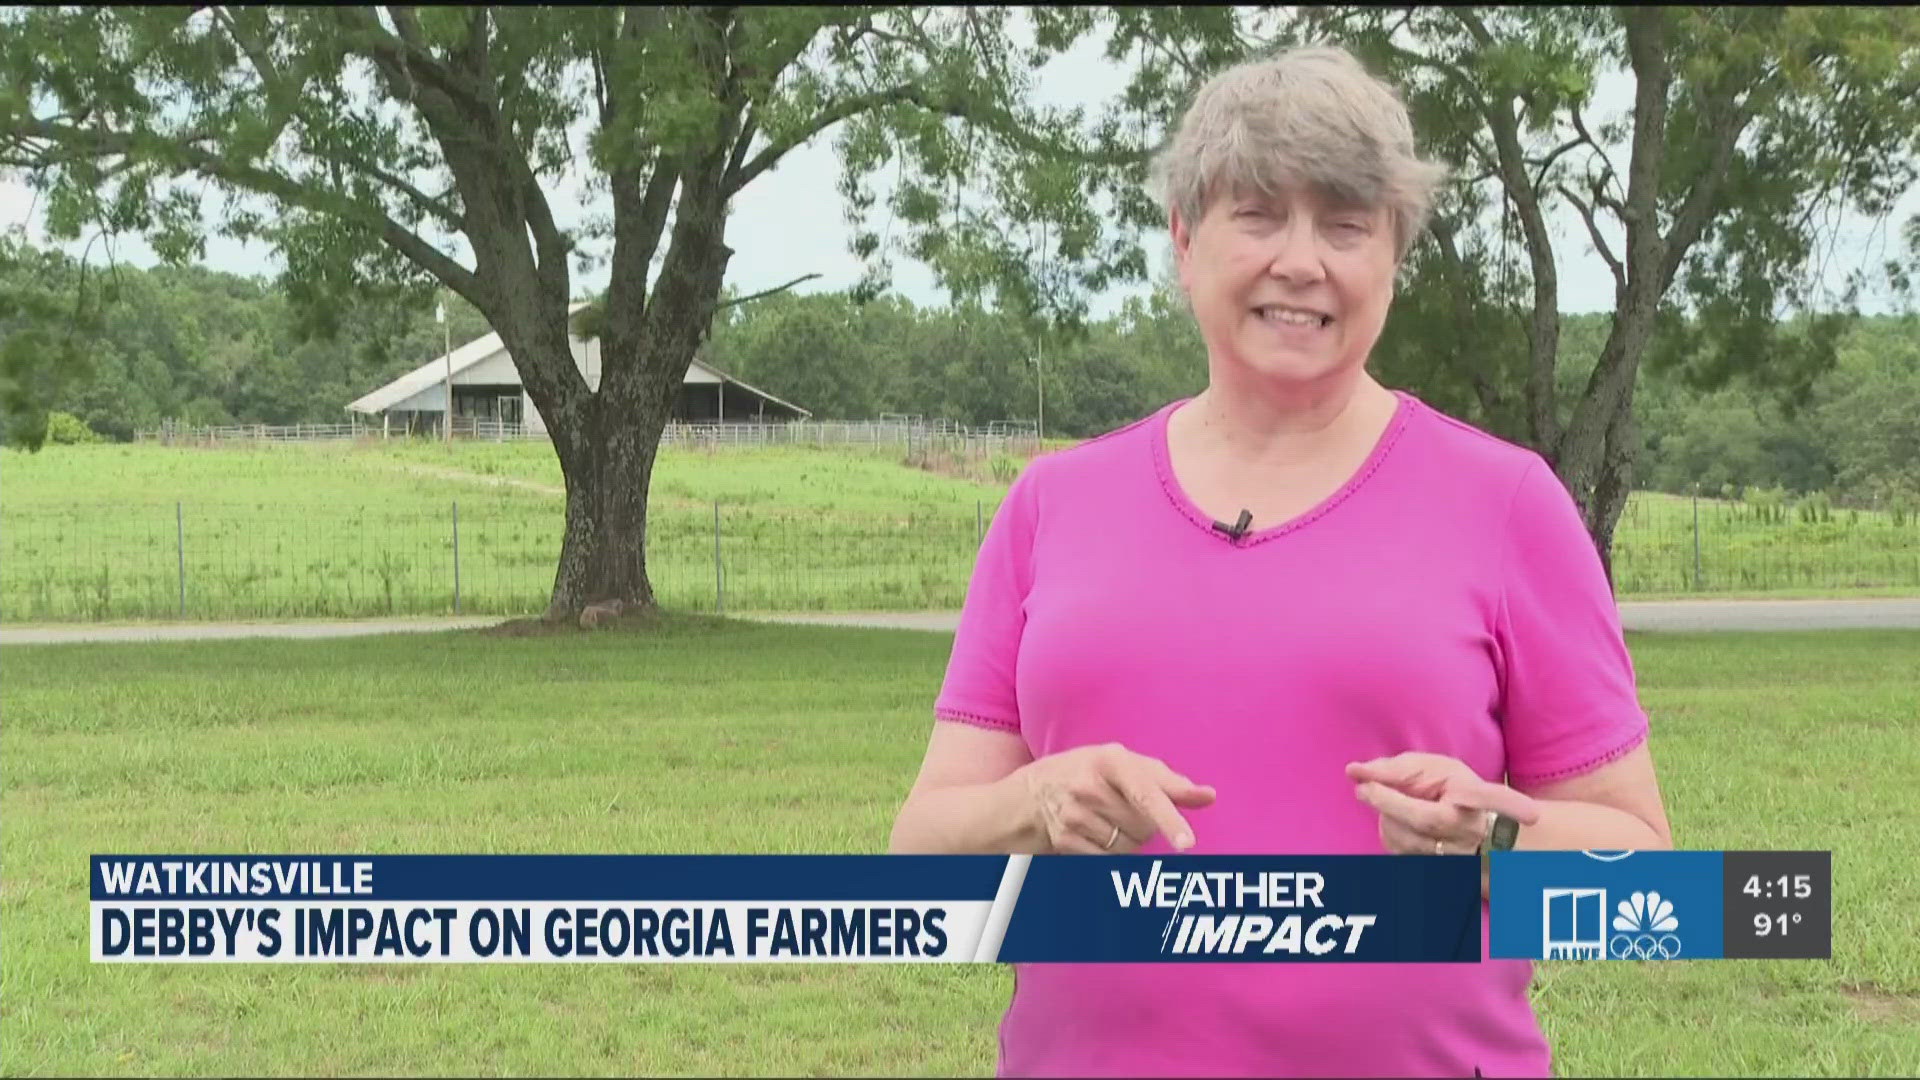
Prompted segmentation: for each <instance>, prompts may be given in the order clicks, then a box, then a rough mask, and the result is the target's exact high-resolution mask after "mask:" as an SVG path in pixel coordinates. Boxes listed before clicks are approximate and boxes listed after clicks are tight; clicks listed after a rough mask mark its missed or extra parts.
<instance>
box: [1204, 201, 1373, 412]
mask: <svg viewBox="0 0 1920 1080" xmlns="http://www.w3.org/2000/svg"><path fill="white" fill-rule="evenodd" d="M1172 226H1173V244H1174V251H1175V253H1176V259H1177V262H1178V266H1179V270H1180V281H1181V284H1182V285H1184V286H1185V287H1186V290H1187V296H1188V297H1189V299H1190V300H1191V301H1192V303H1193V313H1194V317H1195V318H1196V319H1197V320H1198V322H1199V324H1200V334H1201V337H1202V338H1204V339H1205V340H1206V343H1207V351H1208V353H1209V354H1210V355H1211V356H1212V357H1213V358H1214V360H1215V362H1216V363H1221V362H1224V363H1227V364H1232V365H1236V366H1238V367H1241V368H1243V369H1246V370H1247V371H1249V372H1250V373H1253V374H1257V375H1262V376H1265V377H1268V378H1272V379H1280V380H1285V381H1288V382H1293V383H1308V382H1321V381H1323V380H1327V379H1329V378H1333V377H1337V376H1340V375H1342V374H1345V373H1349V372H1355V371H1358V370H1359V369H1360V368H1361V367H1363V366H1364V365H1365V364H1366V361H1367V354H1368V353H1369V352H1370V351H1371V350H1372V349H1373V343H1374V342H1375V341H1376V340H1378V338H1379V337H1380V328H1381V327H1382V326H1383V325H1384V324H1385V323H1386V319H1387V307H1388V305H1389V304H1390V303H1391V302H1392V300H1393V276H1394V272H1395V270H1396V259H1395V251H1394V239H1393V225H1392V218H1391V215H1390V214H1389V213H1388V212H1387V211H1386V210H1385V209H1384V208H1381V207H1371V208H1367V207H1355V206H1347V205H1341V204H1339V203H1337V202H1334V201H1332V200H1330V199H1328V198H1327V197H1326V196H1325V195H1323V194H1321V193H1319V192H1316V191H1313V190H1303V189H1300V188H1297V187H1290V188H1289V189H1287V190H1286V191H1285V192H1284V193H1283V194H1281V195H1279V196H1264V195H1259V194H1252V195H1236V194H1233V193H1231V192H1228V193H1223V194H1221V195H1219V196H1217V197H1216V198H1214V199H1213V200H1212V201H1211V203H1210V204H1209V205H1208V206H1207V209H1206V212H1205V213H1204V214H1203V215H1202V216H1201V218H1200V220H1199V221H1198V222H1197V223H1195V224H1194V225H1193V226H1192V227H1190V228H1189V227H1188V225H1187V223H1186V222H1183V221H1181V220H1180V218H1179V215H1178V214H1177V213H1176V214H1175V215H1174V218H1173V222H1172Z"/></svg>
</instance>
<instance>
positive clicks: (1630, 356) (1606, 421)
mask: <svg viewBox="0 0 1920 1080" xmlns="http://www.w3.org/2000/svg"><path fill="white" fill-rule="evenodd" d="M1638 299H1639V301H1640V302H1639V303H1637V304H1631V303H1630V304H1629V306H1627V307H1626V308H1625V309H1624V310H1621V311H1618V312H1616V313H1615V315H1614V317H1613V328H1612V329H1611V330H1610V331H1609V332H1608V334H1607V342H1606V345H1605V346H1604V347H1602V348H1601V350H1600V362H1599V363H1598V364H1597V365H1595V366H1594V370H1593V376H1592V378H1591V379H1590V380H1589V381H1588V383H1587V391H1586V394H1585V395H1584V397H1583V398H1582V400H1581V402H1580V405H1579V406H1578V407H1577V408H1576V409H1575V410H1574V415H1573V419H1572V420H1571V421H1570V422H1569V423H1568V424H1567V427H1566V430H1565V432H1564V433H1563V434H1562V436H1561V438H1560V442H1559V444H1558V446H1557V447H1556V448H1555V451H1556V452H1555V453H1554V454H1553V455H1552V463H1553V466H1554V470H1555V471H1556V472H1557V473H1558V474H1559V476H1560V479H1561V481H1562V482H1563V483H1565V484H1566V485H1567V490H1568V491H1569V492H1570V493H1571V494H1572V495H1573V500H1574V502H1575V503H1576V504H1578V505H1579V507H1580V517H1581V520H1582V521H1583V522H1584V523H1585V524H1586V526H1587V534H1588V535H1589V536H1591V537H1592V538H1593V545H1594V547H1595V549H1597V550H1598V551H1599V553H1600V564H1601V566H1603V567H1605V568H1606V571H1607V581H1608V583H1609V584H1611V583H1612V582H1613V533H1614V527H1615V526H1616V525H1618V524H1619V521H1620V514H1621V512H1622V511H1624V510H1625V509H1626V507H1627V496H1628V495H1629V494H1631V493H1632V491H1633V460H1634V456H1635V453H1636V452H1637V450H1638V449H1639V447H1638V429H1637V428H1636V427H1635V425H1634V420H1633V389H1634V382H1635V379H1636V377H1637V375H1638V373H1639V370H1640V357H1641V356H1642V355H1644V354H1645V352H1646V348H1647V342H1648V339H1649V338H1651V337H1652V334H1653V317H1654V307H1653V303H1652V300H1653V299H1654V298H1652V297H1648V296H1641V297H1638Z"/></svg>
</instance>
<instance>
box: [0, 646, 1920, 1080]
mask: <svg viewBox="0 0 1920 1080" xmlns="http://www.w3.org/2000/svg"><path fill="white" fill-rule="evenodd" d="M669 626H670V628H669V629H668V630H666V631H662V632H657V633H653V634H645V635H634V634H624V633H602V634H594V635H584V636H582V635H566V636H559V637H534V638H521V639H507V638H503V637H497V636H487V635H482V634H474V633H447V634H434V635H423V636H412V635H406V636H395V637H387V638H357V639H344V640H331V641H316V642H296V641H259V642H244V643H234V642H205V643H180V644H152V645H144V644H143V645H65V646H44V647H26V646H8V647H7V648H6V649H5V650H4V651H3V652H0V665H3V666H4V676H3V678H4V685H5V701H6V724H5V726H4V728H0V769H3V770H4V777H5V785H4V789H3V790H0V865H4V868H5V874H4V879H0V925H4V927H5V932H6V938H5V947H4V949H0V1028H3V1029H4V1033H5V1037H4V1038H3V1039H0V1072H5V1073H7V1074H9V1075H12V1074H48V1073H51V1074H107V1075H127V1074H141V1075H151V1074H192V1075H216V1074H265V1075H286V1074H301V1075H345V1074H377V1075H444V1074H487V1075H492V1074H502V1073H514V1074H521V1073H538V1074H548V1075H550V1074H563V1075H571V1074H635V1073H641V1074H650V1073H672V1074H705V1075H738V1074H756V1075H773V1074H780V1075H817V1074H827V1075H843V1074H892V1075H899V1074H908V1075H915V1074H943V1075H953V1074H972V1075H982V1074H986V1073H989V1072H990V1071H991V1069H992V1065H993V1054H994V1045H995V1036H994V1027H995V1024H996V1023H997V1021H998V1018H999V1014H1000V1012H1001V1010H1002V1009H1003V1008H1004V1007H1005V1003H1006V998H1007V994H1008V992H1009V989H1010V973H1009V971H1008V970H1007V969H1003V968H998V967H975V966H954V967H947V966H939V965H926V966H908V967H889V966H883V965H817V966H816V965H806V966H792V967H780V966H743V967H734V966H727V965H712V966H664V965H663V966H644V965H608V966H604V967H601V966H590V965H551V966H526V967H520V966H453V965H448V966H400V965H366V966H359V965H340V966H324V965H315V966H304V965H303V966H285V967H256V966H210V967H207V966H201V967H196V966H165V965H158V966H140V965H106V964H102V965H95V964H90V963H89V962H88V961H87V902H86V895H87V893H86V889H87V885H86V877H87V856H88V855H89V854H91V853H95V852H106V851H120V852H136V851H172V852H196V851H197V852H302V851H313V852H330V853H353V852H366V853H403V852H421V853H425V852H476V853H485V852H634V853H649V852H652V853H665V852H877V851H880V850H882V849H883V848H884V846H885V841H886V836H887V832H888V828H889V825H890V823H891V820H892V815H893V813H894V811H895V809H896V807H897V806H898V803H899V800H900V798H901V797H902V796H903V795H904V793H905V791H906V788H907V785H908V784H909V782H910V781H911V778H912V775H913V771H914V768H915V766H916V765H917V763H918V761H919V756H920V753H921V750H922V748H923V746H924V740H925V737H926V732H927V727H928V724H929V723H930V720H929V708H930V702H931V700H932V697H933V695H934V693H935V691H936V689H937V687H938V682H939V678H940V674H941V671H942V668H943V665H944V663H945V661H946V656H947V652H948V649H949V648H950V643H951V638H950V637H948V636H947V635H943V634H931V633H917V632H899V631H881V630H859V629H840V628H826V627H793V626H773V625H762V624H741V623H729V622H722V621H716V620H710V619H702V618H698V617H693V616H678V617H675V618H674V619H673V620H672V621H671V622H670V624H669ZM1630 644H1631V646H1632V648H1633V652H1634V656H1635V659H1636V662H1637V665H1638V668H1639V671H1640V674H1641V679H1642V683H1643V687H1644V699H1645V701H1646V703H1647V705H1648V707H1649V709H1650V711H1651V712H1652V714H1653V717H1654V723H1655V725H1656V727H1655V741H1654V752H1655V756H1656V759H1657V761H1658V763H1659V765H1660V768H1661V772H1662V782H1663V785H1664V788H1665V792H1666V797H1667V802H1668V806H1669V809H1670V812H1671V815H1672V818H1673V821H1674V826H1675V829H1676V833H1677V837H1678V839H1679V842H1680V844H1681V846H1683V847H1688V848H1696V849H1712V848H1761V849H1764V848H1782V849H1783V848H1828V849H1831V850H1832V851H1833V852H1834V878H1835V883H1834V884H1835V902H1834V960H1833V961H1832V962H1814V961H1791V962H1789V961H1751V962H1702V963H1697V964H1696V963H1684V962H1682V963H1674V964H1670V965H1665V966H1661V965H1658V964H1627V963H1607V964H1589V965H1579V964H1572V963H1548V964H1542V965H1540V979H1539V983H1538V991H1537V993H1538V1003H1539V1008H1540V1010H1541V1015H1542V1017H1543V1022H1544V1023H1545V1025H1546V1026H1547V1030H1548V1033H1549V1035H1550V1036H1551V1037H1552V1040H1553V1042H1554V1045H1555V1050H1556V1057H1557V1060H1558V1069H1559V1071H1560V1073H1561V1074H1563V1075H1566V1074H1578V1075H1595V1074H1604V1075H1680V1074H1684V1075H1703V1074H1704V1075H1757V1074H1773V1075H1781V1074H1789V1073H1791V1074H1802V1075H1804V1074H1818V1075H1888V1076H1891V1075H1907V1074H1912V1073H1914V1072H1915V1071H1916V1070H1920V1039H1915V1038H1914V1037H1913V1035H1914V1031H1915V1030H1916V1029H1917V1028H1920V921H1917V919H1916V915H1915V911H1916V908H1915V906H1914V903H1913V901H1914V900H1915V898H1917V897H1920V859H1916V858H1915V857H1914V852H1915V846H1916V845H1915V841H1916V839H1920V798H1915V796H1914V794H1913V777H1914V776H1915V775H1917V774H1920V633H1911V632H1866V631H1862V632H1835V633H1820V634H1793V633H1774V634H1756V635H1737V634H1711V635H1644V636H1642V635H1636V636H1634V637H1633V638H1632V639H1631V642H1630Z"/></svg>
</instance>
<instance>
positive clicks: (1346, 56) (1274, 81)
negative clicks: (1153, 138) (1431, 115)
mask: <svg viewBox="0 0 1920 1080" xmlns="http://www.w3.org/2000/svg"><path fill="white" fill-rule="evenodd" d="M1445 177H1446V167H1445V166H1443V165H1440V164H1437V163H1434V162H1429V161H1425V160H1422V159H1421V158H1420V157H1419V156H1418V154H1417V153H1416V151H1415V150H1414V145H1413V123H1412V121H1411V120H1409V119H1408V117H1407V109H1406V106H1405V105H1404V104H1402V103H1401V101H1400V96H1399V95H1398V94H1397V93H1396V92H1395V91H1394V89H1393V87H1391V86H1389V85H1388V84H1387V83H1385V82H1383V81H1381V80H1379V79H1377V78H1375V77H1374V76H1373V75H1371V74H1370V73H1368V71H1367V69H1366V68H1364V67H1362V66H1361V65H1360V62H1359V61H1358V60H1356V59H1354V58H1353V55H1352V54H1351V53H1348V52H1347V51H1346V50H1345V49H1340V48H1332V47H1311V48H1300V49H1293V50H1290V51H1288V52H1283V53H1280V54H1278V55H1275V56H1272V57H1268V58H1265V59H1261V60H1250V61H1247V62H1245V63H1241V64H1237V65H1235V66H1233V67H1230V68H1228V69H1226V70H1225V71H1222V72H1220V73H1219V74H1217V75H1215V76H1214V77H1213V78H1211V79H1209V80H1207V83H1206V85H1204V86H1202V87H1201V88H1200V92H1199V93H1198V94H1196V95H1194V99H1193V103H1192V104H1191V105H1189V106H1188V107H1187V111H1186V113H1185V114H1184V115H1183V116H1182V117H1181V118H1180V124H1179V127H1178V128H1177V129H1176V131H1175V132H1174V135H1173V138H1172V139H1171V140H1170V141H1169V142H1168V145H1167V147H1166V149H1165V150H1163V151H1161V153H1160V154H1159V155H1157V156H1156V157H1155V158H1154V161H1153V166H1152V184H1153V187H1154V194H1155V196H1156V197H1157V198H1159V200H1160V202H1161V205H1162V206H1164V207H1165V208H1166V210H1167V211H1168V212H1169V213H1172V212H1175V211H1177V212H1178V213H1179V215H1180V217H1181V219H1182V220H1183V221H1185V222H1186V223H1187V226H1188V227H1189V228H1191V227H1192V226H1193V225H1194V223H1196V222H1197V221H1198V220H1199V219H1200V217H1201V215H1202V214H1203V213H1205V211H1206V207H1207V205H1208V203H1209V202H1210V201H1211V200H1212V199H1213V198H1215V197H1216V196H1218V195H1220V194H1221V193H1222V192H1245V193H1249V194H1251V193H1253V192H1261V193H1265V194H1269V195H1271V194H1276V193H1277V188H1278V187H1280V186H1281V185H1283V184H1289V183H1304V184H1306V185H1308V186H1310V187H1314V188H1318V189H1319V190H1321V191H1323V192H1325V193H1327V194H1329V195H1332V196H1333V197H1335V198H1338V199H1340V200H1342V201H1345V202H1352V203H1354V204H1356V205H1359V206H1366V207H1382V206H1384V207H1385V208H1386V209H1387V210H1388V211H1389V212H1390V213H1391V214H1392V217H1393V233H1394V245H1395V253H1396V257H1398V258H1400V259H1405V258H1406V256H1407V252H1408V251H1410V250H1411V249H1412V248H1413V242H1414V240H1415V239H1417V238H1418V237H1419V235H1420V231H1421V230H1422V229H1424V228H1426V224H1427V215H1428V214H1429V213H1430V212H1431V210H1432V207H1433V195H1434V191H1435V189H1436V188H1438V187H1439V185H1440V183H1441V182H1442V181H1443V180H1444V179H1445Z"/></svg>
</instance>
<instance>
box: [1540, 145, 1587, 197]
mask: <svg viewBox="0 0 1920 1080" xmlns="http://www.w3.org/2000/svg"><path fill="white" fill-rule="evenodd" d="M1586 141H1587V140H1586V138H1585V137H1584V136H1583V137H1581V138H1576V139H1569V140H1568V141H1566V142H1564V143H1561V144H1560V145H1559V146H1556V147H1554V148H1553V149H1552V150H1549V151H1548V152H1547V156H1546V157H1545V158H1543V159H1541V161H1540V171H1539V172H1537V173H1535V174H1534V180H1533V186H1534V187H1535V188H1536V189H1537V188H1540V187H1542V186H1543V185H1545V184H1546V182H1547V170H1548V169H1551V168H1552V167H1553V163H1554V162H1555V161H1557V160H1559V158H1560V155H1562V154H1564V153H1566V152H1567V151H1569V150H1571V149H1573V148H1574V147H1576V146H1579V145H1580V144H1581V143H1583V142H1586Z"/></svg>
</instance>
